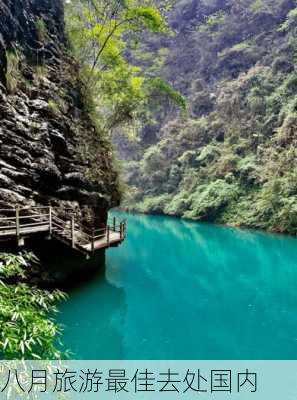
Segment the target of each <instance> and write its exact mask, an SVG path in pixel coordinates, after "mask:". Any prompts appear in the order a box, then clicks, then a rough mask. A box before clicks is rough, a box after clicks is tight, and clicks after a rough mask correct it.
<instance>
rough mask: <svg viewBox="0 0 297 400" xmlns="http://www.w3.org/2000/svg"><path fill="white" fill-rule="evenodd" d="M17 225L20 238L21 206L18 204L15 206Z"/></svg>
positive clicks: (17, 233)
mask: <svg viewBox="0 0 297 400" xmlns="http://www.w3.org/2000/svg"><path fill="white" fill-rule="evenodd" d="M15 226H16V235H17V239H18V240H19V238H20V233H21V232H20V207H19V206H16V208H15Z"/></svg>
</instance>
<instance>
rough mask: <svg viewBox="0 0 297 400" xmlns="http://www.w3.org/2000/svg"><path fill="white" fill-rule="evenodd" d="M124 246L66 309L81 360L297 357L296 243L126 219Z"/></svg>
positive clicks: (70, 341) (71, 343)
mask: <svg viewBox="0 0 297 400" xmlns="http://www.w3.org/2000/svg"><path fill="white" fill-rule="evenodd" d="M120 215H121V216H123V217H127V218H128V236H127V239H126V241H125V243H124V244H123V245H122V246H121V247H118V248H115V249H110V250H108V252H107V261H106V269H105V270H101V272H100V273H98V276H96V277H95V278H94V279H93V280H92V281H91V282H88V283H85V284H83V285H82V286H80V287H79V288H77V289H75V290H73V291H72V292H71V293H70V298H69V300H68V301H67V302H66V303H64V304H62V305H61V307H60V310H61V314H60V320H61V321H62V322H63V324H64V325H65V331H64V336H63V340H64V342H65V345H66V347H67V348H69V349H70V350H71V351H72V352H73V353H74V355H75V358H77V359H297V240H296V239H294V238H290V237H286V236H280V235H279V236H278V235H269V234H265V233H262V232H260V233H259V232H254V231H243V230H238V229H232V228H226V227H220V226H214V225H209V224H199V223H195V222H185V221H180V220H178V219H174V218H169V217H162V216H142V215H126V214H124V213H120Z"/></svg>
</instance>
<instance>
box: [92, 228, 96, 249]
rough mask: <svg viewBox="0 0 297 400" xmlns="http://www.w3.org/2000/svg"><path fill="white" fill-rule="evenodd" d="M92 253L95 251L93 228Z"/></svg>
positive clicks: (93, 231) (93, 232)
mask: <svg viewBox="0 0 297 400" xmlns="http://www.w3.org/2000/svg"><path fill="white" fill-rule="evenodd" d="M92 253H93V254H94V253H95V229H94V228H93V230H92Z"/></svg>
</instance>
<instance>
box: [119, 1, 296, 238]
mask: <svg viewBox="0 0 297 400" xmlns="http://www.w3.org/2000/svg"><path fill="white" fill-rule="evenodd" d="M168 20H169V24H170V26H171V27H172V28H173V29H174V30H175V31H176V35H175V37H171V38H169V39H166V40H162V41H158V42H156V41H152V40H151V39H149V40H148V41H147V43H146V45H147V47H148V48H152V47H153V48H154V49H155V54H156V55H158V57H159V59H160V54H162V56H163V61H162V63H160V64H161V66H160V70H161V72H162V74H163V76H164V77H165V78H168V79H169V80H171V83H172V84H173V85H174V86H175V87H176V88H178V89H179V90H180V91H181V92H182V93H183V94H184V95H186V96H187V98H188V103H189V106H188V113H187V115H184V114H180V113H178V112H176V110H175V109H172V108H167V113H166V114H164V113H162V114H161V113H159V114H157V115H156V117H155V120H154V121H152V123H151V124H150V125H146V126H145V127H144V128H143V129H142V130H141V132H140V138H139V140H138V141H134V142H133V141H129V140H128V139H127V138H126V137H124V136H121V137H120V138H119V139H117V140H116V143H117V146H118V148H119V152H120V155H121V158H123V159H125V164H124V165H125V166H126V168H125V169H126V173H125V175H126V181H127V183H128V184H129V185H130V186H131V187H132V189H130V190H129V196H127V198H126V203H125V206H126V207H127V208H130V209H136V210H138V211H141V212H153V213H165V214H169V215H177V216H181V217H185V218H191V219H199V220H207V221H215V222H220V223H228V224H234V225H243V226H249V227H256V228H263V229H267V230H272V231H280V232H289V233H292V234H296V233H297V167H296V144H297V143H296V128H297V102H296V101H297V97H296V94H297V70H296V67H295V63H296V50H297V8H296V4H295V2H294V1H291V0H274V1H271V0H244V1H240V0H230V1H227V0H220V1H219V0H215V1H210V0H200V1H198V0H196V1H194V0H187V1H177V2H176V5H175V6H174V8H173V10H171V11H170V13H169V16H168Z"/></svg>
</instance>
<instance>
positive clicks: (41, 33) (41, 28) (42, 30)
mask: <svg viewBox="0 0 297 400" xmlns="http://www.w3.org/2000/svg"><path fill="white" fill-rule="evenodd" d="M35 27H36V30H37V35H38V39H39V40H40V41H44V40H45V39H46V37H47V27H46V25H45V22H44V20H43V19H42V18H37V19H36V21H35Z"/></svg>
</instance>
